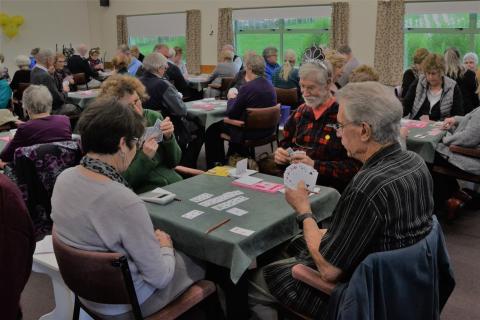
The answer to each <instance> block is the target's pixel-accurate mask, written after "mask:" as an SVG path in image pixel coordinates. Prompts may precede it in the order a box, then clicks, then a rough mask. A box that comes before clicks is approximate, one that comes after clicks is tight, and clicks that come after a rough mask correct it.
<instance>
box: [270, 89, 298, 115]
mask: <svg viewBox="0 0 480 320" xmlns="http://www.w3.org/2000/svg"><path fill="white" fill-rule="evenodd" d="M275 92H276V93H277V103H279V104H281V105H286V106H290V107H292V110H293V109H295V108H296V107H298V93H297V88H291V89H282V88H275Z"/></svg>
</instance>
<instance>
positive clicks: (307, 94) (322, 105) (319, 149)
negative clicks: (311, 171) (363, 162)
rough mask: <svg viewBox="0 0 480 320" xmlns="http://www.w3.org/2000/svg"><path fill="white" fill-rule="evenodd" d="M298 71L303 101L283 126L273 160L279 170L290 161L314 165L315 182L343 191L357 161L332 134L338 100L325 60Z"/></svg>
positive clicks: (355, 169) (357, 163)
mask: <svg viewBox="0 0 480 320" xmlns="http://www.w3.org/2000/svg"><path fill="white" fill-rule="evenodd" d="M299 74H300V89H301V92H302V95H303V99H304V101H305V103H304V104H302V105H301V106H299V107H298V109H297V110H295V112H294V113H292V114H291V115H290V117H289V118H288V121H287V123H286V124H285V126H284V128H283V136H284V139H283V140H282V141H280V144H279V148H277V150H276V151H275V156H274V159H275V163H276V164H277V166H278V168H279V169H280V170H282V171H283V170H284V169H285V168H286V167H287V166H288V165H289V164H291V163H300V162H301V163H304V164H306V165H309V166H311V167H314V168H315V169H316V170H317V171H318V172H320V174H319V175H318V179H317V184H320V185H325V186H331V187H334V188H336V189H337V190H339V191H342V190H343V189H344V188H345V187H346V186H347V184H348V183H349V182H350V180H351V178H352V177H353V176H354V175H355V174H356V173H357V171H358V169H359V168H360V162H358V161H356V160H354V159H352V158H349V157H348V155H347V151H346V150H345V148H344V147H343V146H342V143H341V139H340V138H339V137H337V135H336V133H335V129H334V125H335V124H336V123H337V113H338V103H337V102H336V99H335V97H333V96H332V93H331V92H330V85H331V83H332V78H331V71H330V69H329V67H328V65H327V63H326V62H325V61H321V60H312V61H310V62H307V63H304V64H303V65H302V66H301V67H300V71H299ZM289 150H290V151H289Z"/></svg>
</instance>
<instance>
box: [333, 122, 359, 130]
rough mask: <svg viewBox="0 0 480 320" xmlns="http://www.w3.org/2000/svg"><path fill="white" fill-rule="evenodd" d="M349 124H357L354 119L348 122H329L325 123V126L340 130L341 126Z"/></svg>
mask: <svg viewBox="0 0 480 320" xmlns="http://www.w3.org/2000/svg"><path fill="white" fill-rule="evenodd" d="M350 124H357V122H355V121H350V122H347V123H344V124H342V123H329V124H327V127H330V128H333V129H335V131H337V132H338V131H340V130H343V128H345V127H346V126H348V125H350Z"/></svg>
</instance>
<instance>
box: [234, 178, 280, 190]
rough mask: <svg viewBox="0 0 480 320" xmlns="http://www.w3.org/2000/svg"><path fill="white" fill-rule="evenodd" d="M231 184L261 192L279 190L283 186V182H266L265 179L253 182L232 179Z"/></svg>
mask: <svg viewBox="0 0 480 320" xmlns="http://www.w3.org/2000/svg"><path fill="white" fill-rule="evenodd" d="M232 184H233V185H235V186H238V187H242V188H247V189H252V190H256V191H261V192H268V193H275V192H277V191H278V190H281V189H283V188H284V186H283V184H280V183H274V182H266V181H260V182H257V183H255V184H243V183H239V182H236V181H233V182H232Z"/></svg>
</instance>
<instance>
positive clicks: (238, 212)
mask: <svg viewBox="0 0 480 320" xmlns="http://www.w3.org/2000/svg"><path fill="white" fill-rule="evenodd" d="M227 212H228V213H231V214H234V215H236V216H243V215H244V214H247V213H248V211H247V210H243V209H239V208H230V209H228V210H227Z"/></svg>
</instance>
